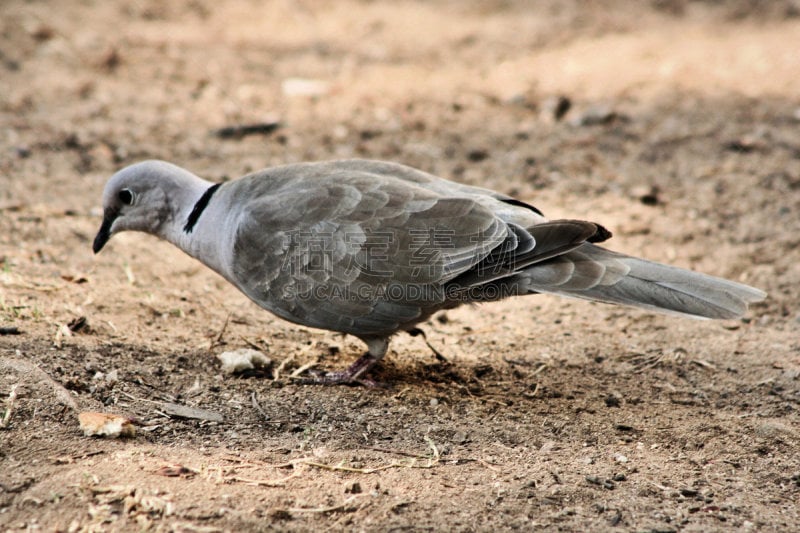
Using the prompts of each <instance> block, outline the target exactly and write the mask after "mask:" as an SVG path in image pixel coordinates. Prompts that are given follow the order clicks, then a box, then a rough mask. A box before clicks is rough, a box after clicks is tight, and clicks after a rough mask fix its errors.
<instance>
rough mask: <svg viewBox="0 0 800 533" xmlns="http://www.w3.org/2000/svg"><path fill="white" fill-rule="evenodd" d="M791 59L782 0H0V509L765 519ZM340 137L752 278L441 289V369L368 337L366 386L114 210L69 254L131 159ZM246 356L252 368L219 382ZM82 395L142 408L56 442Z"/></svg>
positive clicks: (790, 336)
mask: <svg viewBox="0 0 800 533" xmlns="http://www.w3.org/2000/svg"><path fill="white" fill-rule="evenodd" d="M798 72H800V5H799V4H798V3H797V2H781V1H773V2H760V1H756V0H741V1H722V2H719V1H706V2H704V1H689V0H686V1H681V0H674V1H670V0H666V1H664V0H655V1H648V2H636V3H633V2H622V1H619V2H610V1H605V2H603V1H578V0H574V1H571V2H560V1H556V0H552V1H545V0H543V1H539V2H523V1H514V0H508V1H503V0H493V1H490V2H472V3H466V2H456V1H451V2H447V1H437V2H425V3H418V4H417V3H411V2H389V1H355V0H347V1H343V2H336V3H327V2H319V3H317V2H312V1H304V0H296V1H292V0H282V1H279V0H276V1H274V2H257V1H245V0H241V1H229V2H212V1H210V0H180V1H176V2H159V1H155V0H153V1H150V0H142V1H138V2H121V1H120V2H116V1H105V2H91V1H85V0H84V1H79V0H62V1H59V2H41V1H18V0H6V1H4V2H2V5H1V6H0V267H2V268H0V327H2V328H4V329H3V330H2V331H3V333H4V334H3V335H0V425H1V426H2V429H0V529H2V530H31V531H33V530H40V529H41V530H61V531H66V530H69V531H96V530H106V529H111V530H157V531H162V530H163V531H173V530H174V531H236V530H259V529H276V530H286V531H307V530H312V529H313V530H319V529H330V530H335V531H338V530H354V531H441V530H453V531H487V530H501V531H505V530H514V529H519V530H559V531H578V530H593V531H602V530H614V531H616V530H619V531H664V532H666V531H711V530H725V529H736V530H753V531H756V530H759V531H786V530H790V529H794V528H797V527H798V524H800V510H798V504H797V502H798V501H799V500H800V452H798V450H800V448H799V447H800V413H798V410H799V409H800V335H798V332H800V310H798V306H797V302H798V301H800V266H798V264H799V263H800V251H798V250H799V249H800V216H798V213H800V77H799V76H798ZM274 121H278V122H279V123H280V127H279V128H278V129H276V130H275V131H271V132H266V131H261V132H254V133H251V134H248V135H238V136H237V135H233V136H230V135H228V136H226V135H221V134H220V132H219V129H220V128H224V127H229V126H240V125H248V124H269V123H271V122H274ZM266 129H269V128H266ZM234 133H236V132H234ZM240 133H241V132H240ZM345 157H366V158H376V159H387V160H392V161H396V162H402V163H406V164H410V165H413V166H416V167H418V168H421V169H423V170H426V171H430V172H433V173H436V174H438V175H441V176H444V177H448V178H452V179H456V180H460V181H463V182H466V183H472V184H479V185H484V186H488V187H492V188H496V189H498V190H500V191H503V192H505V193H509V194H513V195H515V196H516V197H518V198H520V199H522V200H524V201H527V202H529V203H532V204H534V205H536V206H537V207H539V208H540V209H542V210H543V211H544V212H545V214H547V215H548V216H550V217H552V218H558V217H572V218H585V219H588V220H592V221H597V222H599V223H602V224H603V225H604V226H606V227H608V228H609V229H611V230H612V231H613V232H614V238H613V239H612V240H611V241H610V242H609V243H607V244H608V245H609V247H612V248H614V249H617V250H620V251H624V252H627V253H631V254H636V255H640V256H645V257H648V258H650V259H654V260H659V261H663V262H669V263H673V264H676V265H679V266H683V267H689V268H694V269H697V270H701V271H704V272H707V273H710V274H714V275H718V276H723V277H727V278H730V279H735V280H740V281H743V282H746V283H749V284H751V285H754V286H756V287H759V288H761V289H764V290H766V291H767V292H768V293H769V298H768V299H767V300H766V301H765V302H763V303H760V304H758V305H756V306H754V308H753V309H752V311H751V312H750V313H749V315H748V316H747V317H746V318H744V319H742V320H739V321H728V322H712V321H695V320H689V319H682V318H676V317H670V316H660V315H655V314H651V313H646V312H641V311H636V310H629V309H623V308H619V307H612V306H606V305H599V304H592V303H587V302H580V301H570V300H565V299H559V298H556V297H549V296H535V297H534V296H531V297H527V298H518V299H514V300H509V301H504V302H500V303H495V304H491V305H485V306H482V307H474V308H460V309H457V310H455V311H450V312H448V313H446V314H443V315H438V316H436V317H434V318H433V319H432V320H431V321H430V322H429V323H426V324H424V325H423V326H424V327H423V329H424V330H425V331H426V332H427V334H428V339H429V341H430V343H431V345H433V346H434V347H435V348H436V349H437V350H439V351H440V352H442V353H443V354H444V355H445V356H446V357H447V359H448V362H442V361H439V360H437V359H436V358H435V357H434V355H433V353H432V351H431V350H430V349H429V348H428V347H427V346H426V345H425V343H424V341H423V340H422V339H421V338H420V337H415V338H412V337H409V336H407V335H398V336H397V337H396V338H395V339H394V340H393V343H392V346H391V348H390V352H389V354H388V356H387V358H386V360H385V364H383V365H382V366H381V368H380V369H379V370H378V371H377V372H376V373H375V375H374V377H375V378H376V379H378V380H379V381H381V382H383V383H385V384H387V385H388V387H386V388H377V389H370V388H364V387H315V386H308V385H299V384H296V383H293V382H292V381H291V380H290V379H288V376H289V374H291V373H292V372H294V371H296V370H297V369H299V368H301V367H303V366H304V365H311V364H316V366H317V367H319V368H325V369H336V368H342V367H344V366H346V365H347V364H349V363H350V362H352V361H353V360H354V359H355V358H356V357H357V356H358V355H360V353H361V350H362V346H361V345H360V344H359V343H358V342H357V341H356V340H355V339H353V338H350V337H342V336H341V335H336V334H333V333H329V332H322V331H316V330H311V329H306V328H302V327H297V326H294V325H291V324H288V323H286V322H283V321H281V320H279V319H277V318H275V317H273V316H272V315H270V314H269V313H267V312H264V311H262V310H260V309H259V308H257V307H256V306H255V305H254V304H252V303H250V302H249V301H248V300H247V299H246V298H245V297H244V296H242V295H241V294H239V293H238V292H237V291H236V290H235V289H234V288H232V287H231V286H229V285H228V284H226V283H225V282H224V281H223V280H222V279H221V278H220V277H218V276H217V275H215V274H214V273H212V272H211V271H209V270H208V269H206V268H205V267H203V266H202V265H200V264H198V263H197V262H195V261H194V260H192V259H190V258H188V257H186V256H184V255H182V253H181V252H180V251H178V250H177V249H175V248H173V247H171V246H170V245H168V244H166V243H163V242H158V241H157V240H155V239H154V238H152V237H149V236H146V235H142V234H123V235H120V236H117V237H115V238H114V239H113V240H112V241H111V242H110V244H109V245H108V247H107V249H105V250H104V251H103V253H101V254H99V255H98V256H97V257H94V256H93V255H92V253H91V240H92V238H93V236H94V233H95V232H96V230H97V228H98V227H99V224H100V214H101V213H100V193H101V191H102V187H103V185H104V183H105V180H106V179H107V178H108V177H109V176H110V175H111V174H112V173H113V172H114V171H115V170H116V169H118V168H120V167H122V166H124V165H127V164H129V163H132V162H135V161H138V160H141V159H145V158H161V159H166V160H169V161H172V162H175V163H177V164H180V165H183V166H185V167H187V168H189V169H191V170H193V171H195V172H196V173H198V174H200V175H202V176H204V177H206V178H208V179H211V180H215V181H219V180H224V179H228V178H234V177H237V176H239V175H241V174H244V173H246V172H248V171H250V170H254V169H258V168H261V167H265V166H270V165H275V164H281V163H286V162H295V161H302V160H322V159H334V158H345ZM81 317H83V319H84V321H83V322H79V321H78V319H80V318H81ZM14 328H16V330H18V332H19V334H11V333H13V332H14V331H13V330H14ZM253 346H256V347H258V348H259V349H260V350H262V351H263V352H264V353H266V354H267V355H268V356H269V357H270V358H271V359H272V361H273V365H272V367H270V368H268V369H266V370H261V371H253V372H250V373H246V374H244V375H240V376H228V375H223V373H222V371H221V367H220V363H219V361H218V360H217V357H216V356H217V355H218V354H219V353H221V352H223V351H226V350H231V349H236V348H247V347H253ZM276 373H277V374H278V379H277V380H276V379H274V377H275V374H276ZM175 404H179V405H181V406H186V407H190V408H199V409H202V410H204V411H192V412H189V413H184V414H189V415H191V416H190V417H189V418H187V417H185V416H183V417H181V416H180V412H179V411H177V410H176V409H177V408H176V407H175ZM82 411H102V412H107V413H117V414H122V415H125V416H131V417H135V418H136V419H137V420H138V421H140V422H142V423H143V424H145V425H143V426H140V427H138V433H137V435H136V436H135V437H133V438H128V439H102V438H96V437H95V438H92V437H85V436H84V435H83V433H82V432H81V430H80V428H79V426H78V420H77V414H78V413H79V412H82ZM198 416H199V417H200V418H196V417H198ZM192 417H195V418H192Z"/></svg>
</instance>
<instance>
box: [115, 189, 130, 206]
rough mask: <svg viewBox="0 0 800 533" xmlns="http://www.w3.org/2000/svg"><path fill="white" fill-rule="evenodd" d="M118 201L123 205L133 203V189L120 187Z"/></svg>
mask: <svg viewBox="0 0 800 533" xmlns="http://www.w3.org/2000/svg"><path fill="white" fill-rule="evenodd" d="M118 198H119V201H120V202H122V203H123V204H125V205H132V204H133V191H131V190H130V189H122V190H121V191H119V195H118Z"/></svg>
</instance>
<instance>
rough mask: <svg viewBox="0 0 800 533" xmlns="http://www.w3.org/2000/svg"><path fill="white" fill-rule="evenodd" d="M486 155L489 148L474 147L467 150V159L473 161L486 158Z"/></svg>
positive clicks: (477, 161) (487, 155)
mask: <svg viewBox="0 0 800 533" xmlns="http://www.w3.org/2000/svg"><path fill="white" fill-rule="evenodd" d="M488 157H489V150H486V149H485V148H475V149H473V150H470V151H469V152H467V159H468V160H470V161H472V162H473V163H479V162H481V161H483V160H484V159H488Z"/></svg>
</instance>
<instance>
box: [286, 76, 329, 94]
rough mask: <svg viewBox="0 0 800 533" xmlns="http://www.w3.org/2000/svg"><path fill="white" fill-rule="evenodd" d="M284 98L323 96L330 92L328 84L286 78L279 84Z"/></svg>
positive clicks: (318, 81)
mask: <svg viewBox="0 0 800 533" xmlns="http://www.w3.org/2000/svg"><path fill="white" fill-rule="evenodd" d="M281 90H282V91H283V94H285V95H286V96H323V95H326V94H328V93H329V92H330V90H331V85H330V83H328V82H326V81H322V80H310V79H305V78H287V79H285V80H283V83H282V84H281Z"/></svg>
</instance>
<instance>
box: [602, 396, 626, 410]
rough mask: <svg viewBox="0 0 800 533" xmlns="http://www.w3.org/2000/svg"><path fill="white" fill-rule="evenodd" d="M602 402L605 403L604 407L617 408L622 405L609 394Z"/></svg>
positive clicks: (616, 398)
mask: <svg viewBox="0 0 800 533" xmlns="http://www.w3.org/2000/svg"><path fill="white" fill-rule="evenodd" d="M603 401H604V402H605V403H606V407H619V406H620V405H622V402H621V401H620V399H619V398H618V397H617V396H615V395H613V394H609V395H608V396H606V397H605V399H604V400H603Z"/></svg>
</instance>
